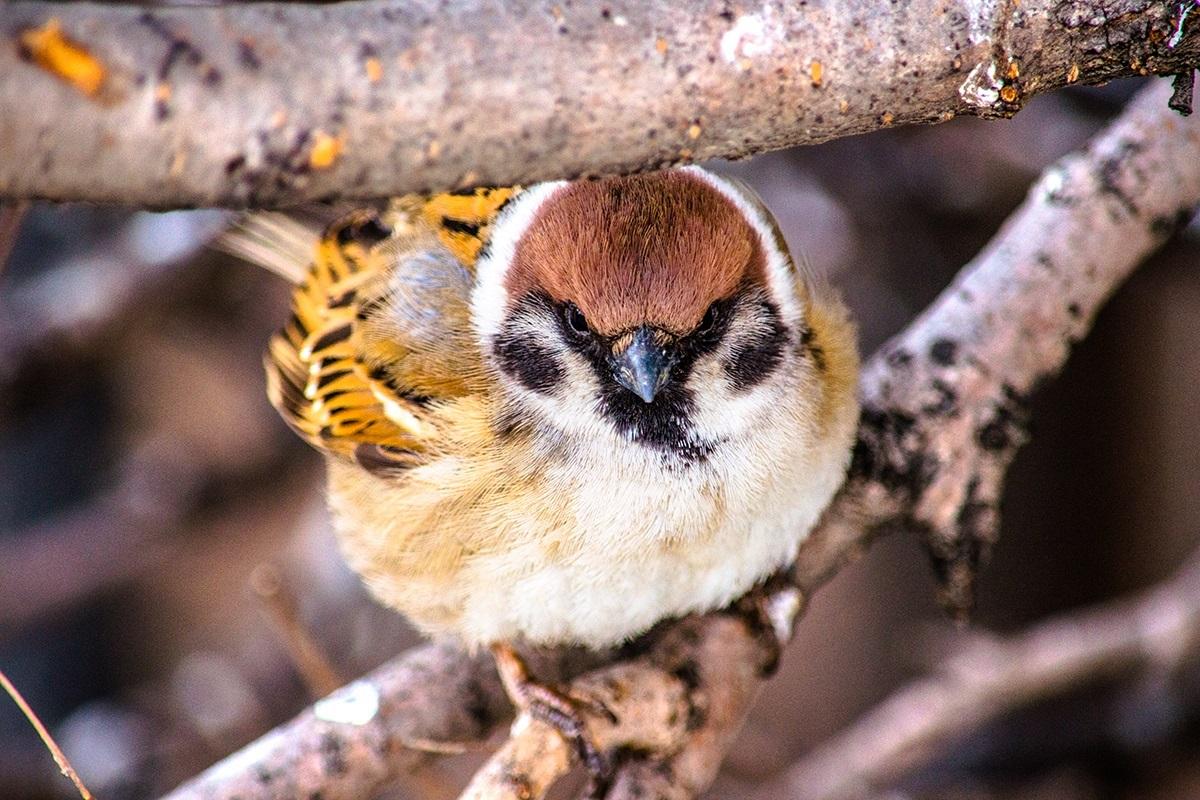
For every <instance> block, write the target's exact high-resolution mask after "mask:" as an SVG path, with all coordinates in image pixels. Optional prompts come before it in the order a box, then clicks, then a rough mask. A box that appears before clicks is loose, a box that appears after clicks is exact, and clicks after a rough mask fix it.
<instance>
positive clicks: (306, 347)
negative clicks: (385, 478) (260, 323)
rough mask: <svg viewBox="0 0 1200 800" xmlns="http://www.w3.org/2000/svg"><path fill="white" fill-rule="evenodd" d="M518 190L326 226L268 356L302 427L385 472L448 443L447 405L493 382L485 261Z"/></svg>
mask: <svg viewBox="0 0 1200 800" xmlns="http://www.w3.org/2000/svg"><path fill="white" fill-rule="evenodd" d="M516 191H519V190H515V189H480V190H475V191H473V192H471V193H456V194H444V195H436V196H434V197H431V198H416V197H407V198H401V199H399V200H397V201H395V202H393V204H392V206H391V208H390V209H389V210H388V211H387V212H386V213H384V214H383V215H378V214H376V213H375V212H373V211H367V210H362V211H356V212H354V213H352V214H350V215H348V216H347V217H345V218H343V219H342V220H340V221H338V222H336V223H334V224H333V225H332V226H330V228H329V229H327V230H326V232H325V234H324V235H323V236H322V237H321V238H320V241H319V243H318V244H317V247H316V254H315V256H314V258H313V260H312V262H311V264H310V265H309V267H308V269H307V271H306V273H305V277H304V279H303V281H302V282H301V283H300V284H299V285H298V286H297V287H296V290H295V292H294V294H293V299H292V311H293V314H292V317H291V319H290V320H289V321H288V323H287V324H286V325H285V326H284V328H283V330H282V331H280V333H278V334H277V335H276V336H275V337H273V338H272V340H271V343H270V346H269V349H268V352H267V355H266V359H265V362H266V370H267V390H268V396H269V398H270V400H271V403H272V404H273V405H274V406H275V408H276V409H277V410H278V411H279V413H280V414H281V415H282V416H283V418H284V420H285V421H286V422H287V423H288V424H289V425H290V426H291V427H292V428H293V429H294V430H295V431H296V432H297V433H298V434H300V436H301V437H303V438H304V439H305V440H307V441H308V442H310V443H311V444H312V445H313V446H315V447H317V448H318V449H320V450H322V451H324V452H326V453H329V454H330V455H333V456H335V457H338V458H342V459H348V460H354V461H357V462H358V463H359V464H361V465H362V466H363V467H364V468H366V469H369V470H371V471H373V472H376V471H388V470H394V469H402V468H405V467H410V466H413V465H416V464H420V463H422V462H423V461H424V460H425V459H426V458H427V457H428V456H429V454H430V453H431V452H433V451H434V450H435V449H436V448H437V446H438V444H437V443H438V440H439V437H438V416H437V413H436V411H437V410H438V409H439V408H440V407H443V406H444V405H445V404H446V403H448V402H452V401H453V400H454V399H455V398H457V397H461V396H462V395H464V394H466V393H468V392H470V391H473V390H476V389H479V388H480V386H481V384H480V376H481V372H482V371H481V369H480V356H479V352H478V345H476V344H475V341H474V335H473V331H472V326H471V321H470V292H471V287H472V285H473V283H474V263H475V259H476V257H477V256H478V254H479V251H480V249H481V248H482V247H483V245H484V244H485V243H486V241H487V236H488V233H489V230H490V226H491V224H492V221H493V220H494V219H495V217H496V215H497V214H498V213H499V210H500V209H501V208H502V207H503V205H504V203H505V202H507V200H508V199H509V198H510V197H512V196H513V195H514V194H515V192H516Z"/></svg>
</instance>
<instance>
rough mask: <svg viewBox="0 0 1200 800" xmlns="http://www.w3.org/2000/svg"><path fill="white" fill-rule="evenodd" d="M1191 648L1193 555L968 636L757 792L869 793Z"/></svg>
mask: <svg viewBox="0 0 1200 800" xmlns="http://www.w3.org/2000/svg"><path fill="white" fill-rule="evenodd" d="M1197 645H1200V559H1197V558H1196V557H1193V558H1192V561H1191V563H1189V564H1188V565H1187V566H1186V567H1185V568H1184V569H1183V570H1181V571H1180V572H1179V574H1178V575H1176V576H1174V577H1173V578H1171V579H1170V580H1168V581H1166V582H1165V583H1163V584H1161V585H1160V586H1157V587H1155V588H1154V589H1152V590H1150V591H1148V592H1146V593H1144V594H1141V595H1137V596H1135V597H1132V598H1128V599H1125V600H1121V601H1118V602H1115V603H1110V604H1107V605H1105V606H1100V607H1098V608H1089V609H1086V610H1084V611H1082V612H1078V611H1077V612H1072V613H1070V614H1065V615H1063V616H1060V617H1055V618H1053V619H1050V620H1047V621H1045V622H1042V623H1040V624H1038V625H1035V626H1034V627H1032V628H1031V629H1029V630H1028V631H1026V632H1024V633H1021V634H1019V635H1017V636H1013V637H1009V638H1005V639H990V638H984V637H982V636H977V637H970V639H969V640H968V643H967V645H966V646H965V647H963V648H962V649H961V650H959V651H958V652H957V653H955V654H954V655H952V656H951V657H950V658H949V659H947V660H946V662H945V664H943V665H942V666H940V667H939V669H938V670H937V673H936V674H934V675H932V676H930V677H928V678H924V679H922V680H919V681H916V682H914V683H912V684H910V685H908V686H906V687H904V688H903V689H901V690H899V691H898V692H896V693H895V694H893V695H892V696H891V697H890V698H889V699H887V700H885V701H884V702H883V703H881V704H880V705H879V706H877V707H876V708H875V709H874V710H872V711H871V712H870V713H869V714H867V715H866V716H865V717H863V718H862V719H861V720H860V721H858V722H857V723H855V724H854V725H853V726H852V727H850V728H849V729H848V730H846V731H845V732H843V733H842V734H840V735H838V736H837V737H835V738H834V739H831V740H830V741H828V742H825V743H824V744H822V745H821V746H820V747H819V748H818V749H817V750H815V751H814V752H812V753H810V754H809V755H807V756H805V757H804V759H803V760H802V761H800V763H798V764H796V765H795V766H793V767H791V768H789V769H788V770H787V772H786V773H785V774H784V775H783V776H781V777H780V778H779V779H778V780H775V781H771V782H770V783H769V784H768V785H766V786H764V787H763V788H762V791H761V793H760V794H761V796H762V797H764V798H765V797H789V798H795V800H856V799H857V798H862V797H871V796H873V794H874V793H875V792H877V791H880V790H882V789H884V788H886V787H887V785H888V783H889V782H891V781H894V780H896V779H897V778H898V777H900V776H902V775H903V774H905V773H906V772H908V771H911V770H912V769H913V768H914V767H916V766H917V765H919V764H920V763H922V762H923V761H925V760H926V759H928V758H930V757H932V756H934V755H935V754H936V753H937V752H938V751H939V750H940V749H941V748H942V747H943V746H944V745H945V744H947V743H949V742H951V741H953V740H954V739H956V738H957V737H960V736H962V735H964V734H966V733H968V732H970V731H972V730H974V729H976V728H977V727H979V726H980V725H982V724H983V723H986V722H988V721H989V720H992V719H995V718H996V717H998V716H1000V715H1001V714H1003V713H1005V712H1008V711H1012V710H1014V709H1016V708H1020V707H1021V706H1024V705H1027V704H1029V703H1031V702H1034V701H1036V700H1038V699H1040V698H1043V697H1047V696H1050V695H1054V694H1059V693H1062V692H1065V691H1068V690H1070V689H1072V688H1075V687H1078V686H1082V685H1085V684H1087V683H1089V682H1091V681H1095V680H1098V679H1101V678H1105V677H1109V676H1114V675H1120V674H1122V673H1125V672H1128V671H1130V670H1132V669H1134V668H1137V667H1145V666H1152V667H1160V668H1165V669H1167V670H1171V669H1174V668H1177V667H1178V666H1179V664H1180V662H1181V661H1182V660H1183V659H1185V658H1186V657H1188V656H1190V655H1194V654H1195V651H1196V648H1197Z"/></svg>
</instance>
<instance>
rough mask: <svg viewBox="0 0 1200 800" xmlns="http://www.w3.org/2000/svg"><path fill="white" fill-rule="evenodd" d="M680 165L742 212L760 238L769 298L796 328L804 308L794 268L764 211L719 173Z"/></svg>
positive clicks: (802, 316) (787, 322) (788, 323)
mask: <svg viewBox="0 0 1200 800" xmlns="http://www.w3.org/2000/svg"><path fill="white" fill-rule="evenodd" d="M680 169H683V170H685V171H687V172H689V173H690V174H692V175H694V176H696V177H697V178H699V179H700V180H702V181H704V182H705V183H707V184H708V185H709V186H711V187H713V188H714V189H716V190H717V191H718V192H720V193H721V194H722V195H724V196H725V198H726V199H727V200H729V201H730V202H731V203H733V204H734V205H735V206H737V209H738V211H740V212H742V216H744V217H745V218H746V221H747V222H749V223H750V227H752V228H754V231H755V233H757V234H758V236H759V239H760V240H761V242H762V248H763V253H764V254H766V260H767V282H768V284H770V287H771V296H772V297H771V299H772V300H774V301H775V302H776V303H778V304H779V313H780V314H781V315H782V316H783V321H784V322H785V323H786V324H787V325H788V326H789V327H791V328H798V327H799V325H800V323H801V322H802V321H803V319H804V309H803V308H801V306H800V298H799V297H798V296H797V295H796V278H797V273H796V268H795V266H794V265H793V264H792V259H791V257H790V256H789V255H788V254H787V252H786V251H784V250H781V249H780V248H779V243H778V242H777V241H776V240H775V231H774V229H773V227H772V225H771V223H770V221H769V220H768V219H767V217H766V216H765V213H766V212H764V211H763V209H762V208H761V207H760V206H759V205H758V204H757V203H755V202H753V201H752V200H751V199H750V198H748V197H746V190H744V189H742V188H740V187H738V186H737V185H736V184H734V183H732V182H730V181H728V180H726V179H724V178H722V177H721V176H720V175H714V174H713V173H711V172H709V171H708V170H706V169H703V168H701V167H697V166H688V167H680Z"/></svg>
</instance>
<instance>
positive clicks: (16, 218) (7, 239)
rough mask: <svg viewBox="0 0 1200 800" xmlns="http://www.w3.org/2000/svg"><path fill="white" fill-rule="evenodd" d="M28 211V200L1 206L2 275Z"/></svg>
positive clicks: (0, 253)
mask: <svg viewBox="0 0 1200 800" xmlns="http://www.w3.org/2000/svg"><path fill="white" fill-rule="evenodd" d="M27 211H29V201H28V200H17V201H16V202H12V203H2V204H0V275H3V274H4V267H5V266H7V265H8V256H9V254H11V253H12V249H13V245H14V244H16V242H17V234H18V233H20V231H21V222H22V221H23V220H24V219H25V213H26V212H27Z"/></svg>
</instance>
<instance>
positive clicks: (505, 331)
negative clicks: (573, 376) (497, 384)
mask: <svg viewBox="0 0 1200 800" xmlns="http://www.w3.org/2000/svg"><path fill="white" fill-rule="evenodd" d="M549 310H550V306H549V305H548V300H547V299H546V298H544V297H541V296H539V295H536V294H530V295H526V296H525V297H523V298H522V299H521V300H520V301H518V303H517V306H516V308H514V309H513V313H512V314H510V315H509V317H508V320H507V321H506V322H505V323H504V327H502V328H501V329H500V332H499V333H497V334H496V337H495V339H493V340H492V353H493V354H494V355H495V357H496V363H497V364H499V366H500V369H501V370H503V371H504V372H505V373H506V374H508V375H511V376H512V377H513V378H515V379H516V380H517V381H518V382H519V383H520V384H521V385H522V386H524V387H525V388H526V389H529V390H530V391H531V392H537V393H539V394H552V393H553V392H554V390H555V389H556V388H558V386H559V384H561V383H562V382H563V381H564V380H565V379H566V377H567V371H566V369H565V368H564V367H563V365H562V364H561V363H560V362H559V360H558V356H557V355H556V354H555V353H554V351H553V350H552V349H551V348H550V347H548V346H547V345H545V344H543V343H541V342H539V341H537V340H536V339H534V338H532V337H530V335H529V331H528V328H527V327H526V325H525V324H524V323H525V322H526V321H527V320H528V319H529V318H530V317H538V316H543V315H545V313H546V312H547V311H549Z"/></svg>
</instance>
